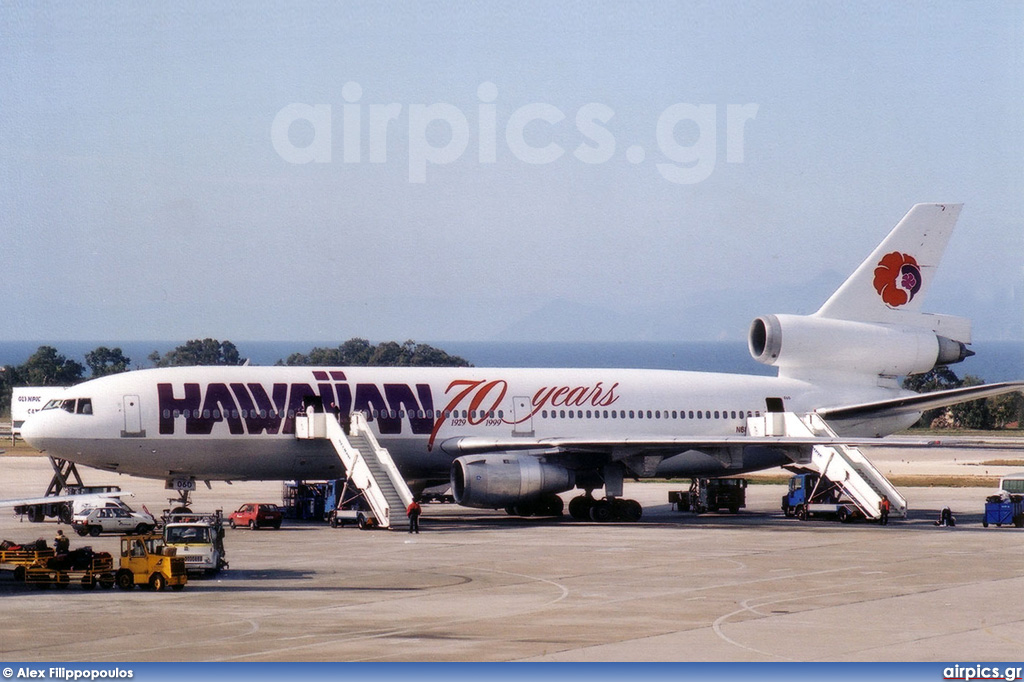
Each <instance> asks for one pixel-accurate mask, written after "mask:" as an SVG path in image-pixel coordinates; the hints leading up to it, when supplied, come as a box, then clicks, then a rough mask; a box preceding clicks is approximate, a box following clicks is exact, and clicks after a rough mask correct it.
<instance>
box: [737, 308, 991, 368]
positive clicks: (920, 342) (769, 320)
mask: <svg viewBox="0 0 1024 682" xmlns="http://www.w3.org/2000/svg"><path fill="white" fill-rule="evenodd" d="M747 343H748V346H749V347H750V354H751V355H752V356H753V357H754V359H755V360H757V361H758V362H762V363H764V364H766V365H775V366H777V367H779V368H780V369H786V370H790V369H796V370H801V369H809V368H815V369H822V370H831V371H837V372H844V373H855V374H863V375H884V376H903V375H906V374H921V373H923V372H927V371H929V370H931V369H932V368H933V367H935V366H936V365H948V364H952V363H955V362H960V361H961V360H963V359H964V358H966V357H969V356H970V355H973V353H972V352H971V351H969V350H968V349H967V347H966V346H965V345H964V344H963V343H961V342H959V341H954V340H952V339H948V338H946V337H944V336H939V335H937V334H936V333H935V332H933V331H931V330H928V329H915V328H912V327H898V326H893V325H886V324H872V323H870V322H851V321H849V320H836V319H831V318H826V317H815V316H802V315H764V316H762V317H759V318H757V319H756V320H754V321H753V323H751V325H750V335H749V337H748V339H747Z"/></svg>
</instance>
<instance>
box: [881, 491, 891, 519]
mask: <svg viewBox="0 0 1024 682" xmlns="http://www.w3.org/2000/svg"><path fill="white" fill-rule="evenodd" d="M891 509H892V503H891V502H889V497H888V496H887V495H882V499H881V500H879V502H878V513H879V519H878V522H879V523H880V524H882V525H883V526H888V525H889V511H890V510H891Z"/></svg>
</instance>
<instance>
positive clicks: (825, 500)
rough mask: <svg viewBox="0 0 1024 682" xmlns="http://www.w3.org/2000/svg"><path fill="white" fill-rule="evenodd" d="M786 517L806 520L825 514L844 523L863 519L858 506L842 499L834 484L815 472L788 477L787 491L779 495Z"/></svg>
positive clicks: (840, 492)
mask: <svg viewBox="0 0 1024 682" xmlns="http://www.w3.org/2000/svg"><path fill="white" fill-rule="evenodd" d="M782 511H783V513H784V514H785V515H786V516H796V517H798V518H800V519H802V520H807V519H808V518H809V517H811V516H828V517H833V518H836V519H838V520H839V521H841V522H843V523H846V522H849V521H853V520H854V519H857V518H864V513H863V512H862V511H861V509H860V508H859V507H858V506H857V505H856V504H854V503H853V502H851V501H850V500H848V499H846V498H845V496H844V495H843V492H842V490H841V489H840V487H839V486H837V485H836V484H835V483H833V482H832V481H830V480H829V479H828V478H825V477H824V476H820V475H818V474H810V473H809V474H798V475H796V476H794V477H793V478H791V479H789V492H787V493H786V494H785V495H783V496H782Z"/></svg>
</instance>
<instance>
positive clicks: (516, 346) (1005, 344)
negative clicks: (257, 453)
mask: <svg viewBox="0 0 1024 682" xmlns="http://www.w3.org/2000/svg"><path fill="white" fill-rule="evenodd" d="M343 341H344V339H341V340H339V341H337V342H333V343H331V342H323V341H320V342H317V341H309V342H303V341H234V340H232V342H233V343H234V344H235V346H237V347H238V350H239V352H240V353H241V356H242V357H243V358H248V359H249V362H250V364H252V365H273V364H274V363H276V362H277V361H279V360H284V359H285V358H287V357H288V356H289V355H291V354H292V353H307V352H309V350H310V349H312V348H314V347H316V346H326V347H332V346H337V345H339V344H340V343H342V342H343ZM182 343H184V340H176V341H56V342H50V341H0V366H3V365H20V364H22V363H24V362H25V361H26V360H27V359H28V358H29V356H31V355H32V353H34V352H35V351H36V350H37V349H38V348H39V346H41V345H49V346H53V347H54V348H56V349H57V351H58V352H59V353H60V354H61V355H64V356H65V357H67V358H69V359H72V360H76V361H78V362H80V363H82V364H83V365H84V364H85V354H86V353H88V352H89V351H91V350H93V349H95V348H97V347H99V346H108V347H111V348H113V347H118V348H120V349H121V350H122V352H123V353H124V354H125V355H126V356H127V357H128V358H129V359H130V360H131V365H132V367H133V368H136V369H141V368H145V367H149V366H151V363H150V362H149V360H148V359H147V358H148V357H149V355H150V354H151V353H152V352H153V351H156V352H158V353H161V354H163V353H166V352H167V351H169V350H172V349H174V348H175V347H177V346H179V345H181V344H182ZM426 343H429V344H430V345H431V346H434V347H436V348H440V349H441V350H444V351H446V352H447V353H449V354H452V355H458V356H460V357H463V358H465V359H466V360H467V361H468V362H470V363H471V364H473V365H474V366H476V367H580V368H612V367H624V368H638V369H676V370H692V371H702V372H729V373H735V374H757V375H767V376H771V375H774V374H775V373H776V370H775V368H773V367H769V366H767V365H762V364H760V363H759V362H757V361H756V360H754V359H753V358H752V357H751V356H750V353H749V351H748V350H747V345H746V343H745V342H742V341H719V342H697V341H682V342H607V343H605V342H581V343H566V342H557V343H556V342H536V343H531V342H496V341H495V342H492V341H436V342H433V341H428V342H426ZM971 349H972V350H973V351H974V352H975V353H976V355H975V356H974V357H970V358H968V359H966V360H965V361H964V362H962V363H960V364H958V365H954V366H953V367H952V369H953V370H954V371H955V372H956V374H957V375H958V376H960V377H963V376H965V375H967V374H970V375H972V376H975V377H978V378H980V379H982V380H983V381H985V382H996V381H1012V380H1024V342H1020V341H978V342H976V343H974V344H973V345H972V346H971Z"/></svg>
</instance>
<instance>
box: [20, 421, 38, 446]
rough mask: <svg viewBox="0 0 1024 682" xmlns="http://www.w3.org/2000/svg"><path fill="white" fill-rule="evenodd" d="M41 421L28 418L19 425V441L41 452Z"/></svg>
mask: <svg viewBox="0 0 1024 682" xmlns="http://www.w3.org/2000/svg"><path fill="white" fill-rule="evenodd" d="M40 421H41V420H40V419H38V418H37V417H35V416H32V417H29V418H28V419H26V420H25V423H23V424H22V425H21V439H22V440H23V441H25V442H26V443H28V444H29V445H31V446H32V447H33V448H35V449H36V450H40V451H42V450H43V440H44V439H43V431H44V429H43V428H42V426H41V424H40V423H39V422H40Z"/></svg>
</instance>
